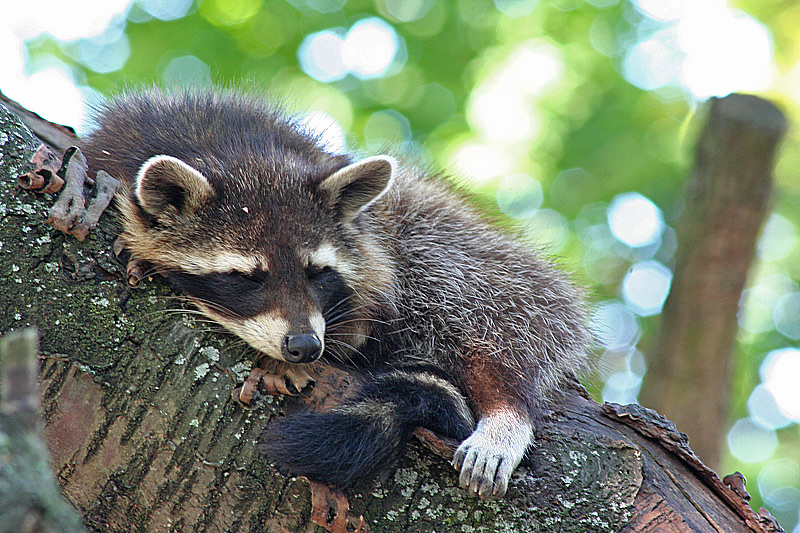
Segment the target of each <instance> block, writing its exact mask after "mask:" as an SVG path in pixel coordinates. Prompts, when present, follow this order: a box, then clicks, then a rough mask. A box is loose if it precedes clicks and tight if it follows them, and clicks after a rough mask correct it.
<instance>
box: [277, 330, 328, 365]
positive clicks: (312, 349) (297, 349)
mask: <svg viewBox="0 0 800 533" xmlns="http://www.w3.org/2000/svg"><path fill="white" fill-rule="evenodd" d="M321 353H322V342H320V340H319V338H318V337H317V336H316V335H314V334H303V335H286V337H284V338H283V357H284V359H286V360H287V361H288V362H290V363H310V362H312V361H316V360H317V359H319V356H320V355H321Z"/></svg>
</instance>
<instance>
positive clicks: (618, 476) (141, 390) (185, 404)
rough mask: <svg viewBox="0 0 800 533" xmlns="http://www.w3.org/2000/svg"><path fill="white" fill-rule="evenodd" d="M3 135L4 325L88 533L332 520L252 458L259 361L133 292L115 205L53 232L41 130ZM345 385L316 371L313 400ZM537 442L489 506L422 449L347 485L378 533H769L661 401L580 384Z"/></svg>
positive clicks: (261, 409)
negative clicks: (651, 404)
mask: <svg viewBox="0 0 800 533" xmlns="http://www.w3.org/2000/svg"><path fill="white" fill-rule="evenodd" d="M1 111H2V109H0V117H2V116H3V113H2V112H1ZM0 132H1V133H0V138H1V137H2V135H5V136H6V141H8V142H0V161H9V160H11V159H12V158H13V161H15V163H14V164H11V165H10V166H7V167H4V169H3V172H2V175H0V206H2V207H0V220H1V222H0V242H1V243H2V247H0V272H1V273H2V275H0V294H2V295H3V297H2V306H0V325H2V329H3V330H8V329H12V328H20V327H24V326H27V325H31V324H36V325H37V326H39V328H40V329H41V349H42V354H43V356H42V359H41V365H40V370H41V375H42V406H43V416H44V419H45V422H46V439H47V441H48V444H49V448H50V452H51V454H52V456H53V466H54V470H55V472H56V474H57V478H58V481H59V483H60V485H61V487H62V489H63V491H64V494H65V496H66V498H67V499H68V500H69V501H70V502H72V503H73V504H74V505H75V506H76V507H77V508H78V509H79V510H80V512H81V513H82V515H83V517H84V519H85V521H86V523H87V526H88V527H89V529H90V530H93V531H104V532H107V531H125V532H129V531H253V532H255V531H288V532H298V531H321V530H322V529H321V528H320V527H318V526H317V525H315V521H316V523H317V524H319V523H320V516H319V515H316V516H312V513H311V502H310V499H311V498H310V490H311V487H310V484H309V482H308V481H307V480H305V479H303V478H289V479H287V478H285V477H283V476H282V475H280V474H279V473H278V472H276V471H275V470H274V469H273V468H272V467H270V466H269V465H268V464H267V463H266V462H265V461H264V460H263V459H262V458H261V457H260V456H258V454H257V453H256V451H255V446H254V443H255V441H256V439H257V437H258V435H259V434H260V432H261V430H262V429H263V427H264V426H265V425H266V423H267V422H268V420H269V418H270V417H272V416H276V415H277V414H278V413H279V412H281V411H282V410H287V409H289V408H290V404H291V403H292V401H291V400H286V399H278V398H272V397H266V398H265V399H264V400H263V401H262V402H261V405H260V406H258V407H257V408H256V409H255V410H252V411H248V410H245V409H243V408H242V407H241V406H239V405H238V404H236V403H235V402H233V401H232V400H231V397H230V392H231V389H233V387H234V386H235V385H236V384H237V382H238V381H239V380H240V379H241V377H237V376H242V375H243V374H245V373H246V370H247V367H248V364H247V363H246V362H241V361H239V353H240V350H241V349H242V348H241V346H240V345H239V344H237V341H236V340H235V339H232V338H231V337H230V336H229V335H226V334H217V333H214V332H210V331H206V330H205V329H204V328H205V324H204V323H203V322H202V321H200V320H195V319H193V318H192V315H188V314H186V313H184V312H182V311H181V309H182V305H181V304H180V302H178V301H176V300H175V299H174V298H172V296H171V293H170V291H169V290H168V289H167V287H166V286H165V284H164V283H163V281H162V280H160V279H158V278H153V279H152V280H150V281H148V282H147V283H145V284H144V287H143V288H142V289H138V290H130V289H129V288H128V287H127V285H126V284H125V269H124V267H123V265H122V264H120V263H119V262H118V260H117V259H116V258H115V257H114V255H113V253H112V245H111V243H112V240H113V238H114V236H115V234H116V232H117V227H116V225H115V224H116V223H115V217H114V212H113V211H112V212H111V213H110V214H106V215H104V216H103V218H102V219H101V221H100V225H99V226H98V228H97V229H96V230H95V231H94V232H93V233H91V234H90V235H89V237H88V238H87V239H86V240H85V241H84V242H82V243H81V242H78V241H77V240H76V239H75V238H73V237H71V236H67V235H64V234H61V233H58V232H56V231H54V230H52V228H50V227H49V226H47V225H46V224H45V223H44V220H45V218H46V212H47V211H48V209H49V205H50V204H51V203H52V198H51V197H50V196H49V195H44V196H34V195H33V194H32V193H28V192H24V191H21V190H20V189H19V188H18V187H17V186H16V182H15V180H14V176H16V175H18V174H21V173H22V172H25V171H27V168H25V164H24V161H26V160H27V159H28V157H30V155H31V153H32V150H31V149H29V148H28V147H29V145H30V144H31V143H30V141H31V138H30V137H29V134H27V133H26V132H24V130H22V129H20V128H18V127H16V126H12V125H9V124H8V122H7V123H6V124H5V125H2V127H0ZM175 308H178V311H177V312H173V311H172V310H173V309H175ZM237 346H238V348H237ZM349 379H350V378H348V377H347V376H341V375H336V374H335V373H332V372H326V371H323V372H321V373H320V375H319V376H318V383H317V387H316V388H315V394H316V395H317V396H316V397H315V398H312V403H313V402H316V403H324V402H326V401H327V400H329V399H330V398H335V397H336V396H337V395H340V394H341V392H342V390H346V389H347V387H348V380H349ZM326 396H327V397H326ZM536 443H537V445H536V447H535V449H534V450H533V451H532V452H531V454H530V462H529V464H528V466H524V467H521V468H520V469H519V471H518V473H517V474H515V476H514V478H513V479H512V482H511V486H510V489H509V494H508V496H507V497H506V498H504V499H502V500H491V501H482V500H478V499H473V498H469V497H468V496H467V495H466V494H465V492H464V491H463V490H462V489H460V488H458V487H457V476H456V472H455V471H454V470H453V469H452V467H451V466H450V465H449V463H448V461H447V460H446V459H443V458H442V457H440V456H438V455H436V454H434V453H431V452H430V451H429V450H428V449H427V448H426V447H423V446H421V445H420V444H418V443H412V444H411V446H410V447H409V450H408V452H407V453H406V455H405V457H404V458H403V459H402V461H401V462H400V464H399V465H398V467H397V468H396V469H394V470H392V471H391V472H390V474H389V475H388V476H386V477H385V479H382V480H378V481H376V482H375V483H374V484H373V485H372V486H370V487H368V488H366V489H364V490H362V491H360V492H353V493H351V494H349V500H350V504H351V506H352V509H351V513H352V514H353V515H354V516H358V515H363V516H364V517H365V519H366V522H367V524H368V525H369V528H370V529H371V530H372V531H376V532H378V531H385V532H399V531H420V532H423V531H431V532H432V531H453V532H457V531H520V532H528V531H554V530H563V531H572V530H574V531H631V532H633V531H637V532H648V531H653V532H655V531H659V532H664V531H668V532H669V531H676V532H677V531H681V532H683V531H716V532H720V531H725V532H737V531H752V532H759V531H773V530H774V529H769V525H768V522H767V521H766V520H765V519H762V518H760V517H759V516H758V515H756V514H755V513H754V512H753V511H752V510H751V509H750V507H749V506H748V505H747V503H746V502H744V501H743V500H742V499H741V498H740V497H739V496H737V495H736V493H735V492H734V491H733V490H731V489H730V488H728V487H727V486H725V485H724V484H723V483H722V482H721V481H720V480H719V478H717V477H716V476H715V475H714V474H713V472H711V471H710V470H708V469H707V468H705V467H704V466H703V465H702V463H700V462H699V460H697V458H696V457H695V456H694V455H693V454H692V452H691V450H689V449H688V447H687V446H686V442H685V439H684V438H683V436H682V435H680V434H679V433H677V432H676V431H675V429H674V427H673V426H672V425H671V424H670V423H669V422H668V421H666V420H664V419H662V418H660V417H659V416H658V415H656V414H655V413H654V412H652V411H648V410H646V409H643V408H641V407H638V406H630V407H626V408H623V407H620V406H614V405H606V406H600V405H598V404H597V403H595V402H593V401H591V400H590V399H588V398H587V397H586V396H585V393H584V392H583V391H582V388H581V387H580V386H579V385H577V384H576V385H575V387H574V388H573V389H572V390H570V391H568V392H567V393H566V395H565V397H564V399H563V401H562V402H560V403H559V404H558V405H557V406H556V408H555V410H554V412H553V413H552V414H551V415H550V416H549V417H548V420H547V421H546V423H545V424H544V427H543V428H541V431H540V432H539V434H538V435H537V440H536ZM2 474H3V471H2V470H0V487H2V486H4V485H3V482H4V480H3V479H2V477H1V476H2ZM3 504H4V502H3V493H2V490H0V509H2V508H3ZM340 511H341V508H340ZM325 514H326V513H323V516H322V523H324V522H326V520H325V518H326V517H325V516H324V515H325Z"/></svg>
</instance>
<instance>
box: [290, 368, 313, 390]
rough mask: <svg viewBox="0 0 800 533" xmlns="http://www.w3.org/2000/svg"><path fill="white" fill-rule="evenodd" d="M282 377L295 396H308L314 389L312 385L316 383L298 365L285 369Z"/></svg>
mask: <svg viewBox="0 0 800 533" xmlns="http://www.w3.org/2000/svg"><path fill="white" fill-rule="evenodd" d="M283 378H284V381H285V382H286V388H287V389H288V388H290V387H291V390H292V391H293V393H294V395H295V396H308V395H309V394H311V391H313V390H314V385H316V384H317V382H316V381H315V380H314V378H312V377H311V376H310V375H309V374H308V372H306V371H305V370H303V369H302V368H300V367H291V368H289V369H287V370H286V374H284V376H283Z"/></svg>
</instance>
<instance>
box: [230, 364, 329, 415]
mask: <svg viewBox="0 0 800 533" xmlns="http://www.w3.org/2000/svg"><path fill="white" fill-rule="evenodd" d="M259 383H263V384H264V388H265V389H266V393H267V394H270V395H273V396H277V395H280V394H284V395H286V396H304V395H307V394H310V393H311V391H312V390H313V389H314V385H315V384H316V382H315V381H314V378H312V377H311V376H310V375H309V374H308V372H306V371H305V370H303V369H302V368H299V367H296V368H288V369H284V371H283V372H282V373H280V372H273V371H272V369H264V368H260V367H255V368H253V369H252V370H251V371H250V374H249V375H248V376H247V379H246V380H245V382H244V383H243V384H242V386H241V387H237V388H236V389H234V390H233V393H232V395H233V399H234V400H236V401H237V402H239V403H241V404H243V405H245V406H249V405H250V402H251V401H252V400H253V397H254V396H255V394H256V392H257V391H258V385H259Z"/></svg>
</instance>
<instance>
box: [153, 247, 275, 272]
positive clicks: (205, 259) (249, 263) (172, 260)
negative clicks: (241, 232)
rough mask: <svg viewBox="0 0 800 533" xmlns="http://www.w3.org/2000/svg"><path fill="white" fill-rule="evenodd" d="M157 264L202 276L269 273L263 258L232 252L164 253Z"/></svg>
mask: <svg viewBox="0 0 800 533" xmlns="http://www.w3.org/2000/svg"><path fill="white" fill-rule="evenodd" d="M158 263H159V264H161V265H164V266H165V267H167V268H175V269H178V270H181V271H183V272H186V273H187V274H194V275H196V276H203V275H206V274H218V273H220V272H245V273H251V272H254V271H256V270H264V271H269V268H268V267H269V265H268V264H267V261H266V259H265V258H263V257H257V256H253V255H240V254H237V253H234V252H217V253H214V252H212V251H209V252H208V253H204V254H197V255H195V254H187V253H185V252H183V251H180V252H174V253H172V254H169V253H165V254H164V256H162V257H161V258H159V260H158Z"/></svg>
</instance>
